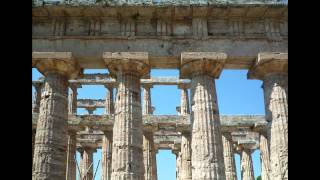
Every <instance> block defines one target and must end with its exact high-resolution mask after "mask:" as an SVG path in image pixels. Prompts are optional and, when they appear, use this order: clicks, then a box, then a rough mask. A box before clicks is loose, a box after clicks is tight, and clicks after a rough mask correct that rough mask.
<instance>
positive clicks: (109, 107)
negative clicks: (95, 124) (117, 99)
mask: <svg viewBox="0 0 320 180" xmlns="http://www.w3.org/2000/svg"><path fill="white" fill-rule="evenodd" d="M113 86H114V85H106V88H107V89H108V90H107V95H106V101H105V114H113V113H114V104H113Z"/></svg>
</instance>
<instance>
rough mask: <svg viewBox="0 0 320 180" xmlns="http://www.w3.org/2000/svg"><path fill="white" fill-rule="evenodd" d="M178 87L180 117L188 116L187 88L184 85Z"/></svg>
mask: <svg viewBox="0 0 320 180" xmlns="http://www.w3.org/2000/svg"><path fill="white" fill-rule="evenodd" d="M178 87H179V89H181V100H180V115H189V114H190V108H189V95H188V88H189V86H187V85H185V84H180V85H179V86H178Z"/></svg>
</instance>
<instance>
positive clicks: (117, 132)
mask: <svg viewBox="0 0 320 180" xmlns="http://www.w3.org/2000/svg"><path fill="white" fill-rule="evenodd" d="M103 57H104V60H105V62H106V67H107V68H108V70H109V72H110V73H109V74H81V70H80V69H79V70H78V71H76V68H75V67H76V66H77V65H76V61H75V60H74V59H73V58H72V54H71V53H68V52H33V64H34V67H37V69H38V70H39V71H40V72H41V73H42V74H44V75H45V77H43V78H40V79H39V80H37V81H33V86H34V87H35V90H36V91H35V96H34V97H35V100H34V103H33V108H32V111H33V124H34V125H33V140H34V141H33V142H34V146H33V148H34V150H33V156H34V157H33V176H36V175H40V174H41V173H43V174H45V173H48V174H51V173H52V172H46V171H43V170H44V169H43V167H41V166H43V165H46V166H48V165H52V166H54V167H55V168H59V169H60V170H59V173H57V174H56V175H57V176H60V178H65V177H67V179H75V178H76V168H77V167H76V162H75V158H74V157H75V154H76V151H79V152H80V154H81V161H80V164H79V169H80V172H81V173H80V174H81V177H82V178H85V179H92V177H93V172H94V169H93V166H92V165H91V164H92V163H93V153H94V152H95V151H96V149H97V148H100V147H101V148H102V162H101V165H102V176H101V179H157V171H156V169H157V167H156V153H157V151H158V150H159V149H171V150H172V152H173V153H174V154H175V155H176V157H177V179H198V178H197V177H195V175H193V174H196V175H197V173H199V174H198V176H199V177H201V178H204V179H207V177H213V176H214V175H217V176H222V177H220V178H219V179H236V178H237V175H236V169H235V160H234V154H235V153H238V154H239V155H240V156H241V171H242V172H241V176H242V177H241V178H242V179H244V180H246V179H250V180H251V179H254V175H253V164H252V159H251V153H252V152H253V151H254V150H255V149H260V152H261V165H262V166H261V167H262V171H261V172H262V178H264V179H270V176H271V175H272V171H271V169H272V163H271V161H270V160H269V158H270V155H269V154H270V150H269V147H268V146H269V145H268V144H270V140H268V139H269V138H268V137H269V136H268V133H272V126H271V132H268V124H269V123H268V122H267V121H266V119H265V118H267V117H270V115H272V112H271V111H276V112H277V113H286V111H285V106H284V105H285V104H283V100H285V99H284V98H286V97H287V96H286V93H287V87H286V83H287V80H286V78H287V75H286V73H287V72H286V71H287V68H286V66H287V54H286V53H260V54H259V55H258V57H257V60H256V63H255V64H254V66H253V67H252V68H251V69H250V71H249V75H248V77H249V78H261V79H263V80H264V85H263V88H264V90H265V100H266V105H267V107H269V108H267V109H268V111H267V114H266V117H264V116H262V117H261V116H254V115H252V116H220V115H219V111H218V107H217V98H216V90H215V84H214V82H215V81H214V79H215V78H218V77H219V74H220V73H221V71H222V69H223V63H224V62H225V59H226V58H227V55H226V54H225V53H215V52H186V53H182V54H181V69H180V72H181V73H180V75H181V77H180V78H181V79H177V78H174V77H150V78H148V79H144V78H143V76H144V77H146V75H148V74H149V71H150V68H149V67H148V53H142V52H116V53H104V56H103ZM70 69H71V70H72V71H69V70H70ZM72 74H77V75H78V78H77V79H74V78H72V79H71V78H70V75H72ZM264 74H265V75H264ZM266 74H267V75H266ZM147 77H148V76H147ZM182 78H185V79H182ZM187 78H189V79H187ZM68 79H70V80H68ZM270 81H271V82H270ZM272 82H273V83H272ZM90 84H91V85H98V84H101V85H105V87H106V89H107V91H106V93H107V95H106V99H105V100H94V99H77V89H78V88H81V85H90ZM153 85H178V87H179V89H181V105H180V106H179V107H177V112H178V115H176V116H169V115H168V116H165V115H164V116H160V115H152V114H153V110H154V107H152V103H151V102H152V101H151V93H150V88H152V87H153ZM68 87H69V88H70V93H69V95H68ZM141 87H142V89H143V94H144V96H143V98H142V100H141V99H140V97H141V96H140V94H141V92H140V89H141ZM114 88H115V89H116V94H115V95H113V92H114V91H113V89H114ZM189 88H190V90H191V103H189V98H188V96H189V94H188V89H189ZM282 89H283V91H282ZM62 90H63V91H62ZM60 91H61V92H60ZM279 93H283V94H279ZM114 99H115V101H114ZM61 101H62V102H61ZM141 101H142V103H141ZM277 103H279V104H277ZM190 104H191V105H190ZM279 106H280V107H281V109H278V108H279ZM282 106H284V107H282ZM79 107H82V108H85V109H87V110H88V115H77V114H76V110H77V108H79ZM99 107H104V108H105V115H93V113H92V112H93V111H94V110H95V109H96V108H99ZM271 107H273V108H276V109H272V108H271ZM190 113H191V116H190ZM268 113H271V114H268ZM62 114H64V116H63V117H62V116H61V115H62ZM276 117H279V115H277V116H276ZM280 117H284V118H286V117H287V115H286V114H283V115H281V114H280ZM55 118H56V119H55ZM271 118H272V117H271ZM52 120H54V121H52ZM41 123H42V124H41ZM50 123H51V125H50ZM282 126H283V123H282ZM54 128H57V129H54ZM56 131H58V132H59V134H54V133H56ZM48 132H52V133H48ZM277 133H278V134H276V135H277V136H281V134H279V132H277ZM63 135H65V137H66V138H65V139H62V136H63ZM45 136H46V138H47V139H50V138H51V139H52V140H51V141H56V143H58V142H59V141H60V143H61V141H64V140H65V141H66V142H64V143H65V144H64V145H63V144H62V143H61V146H60V147H59V149H58V147H57V144H56V143H55V146H50V145H52V144H50V143H48V141H47V140H46V139H45V138H44V137H45ZM169 136H170V137H169ZM168 137H169V138H168ZM168 139H169V140H168ZM41 140H42V141H44V142H41ZM49 142H50V141H49ZM276 142H278V141H276ZM277 145H278V146H282V145H283V144H277ZM46 148H47V149H55V148H57V149H55V150H54V152H55V153H53V154H51V158H50V159H45V160H47V161H48V160H53V158H56V159H55V161H54V162H55V163H52V164H51V163H50V161H48V162H46V164H45V163H44V161H43V160H42V156H39V155H38V156H37V154H39V153H40V152H41V154H44V153H50V151H45V150H47V149H46ZM277 148H279V147H277ZM34 154H35V155H34ZM62 157H63V158H62ZM211 158H212V159H211ZM40 160H41V161H40ZM56 162H59V163H58V164H57V163H56ZM37 166H40V167H39V169H36V168H37ZM197 166H198V167H197ZM201 168H203V169H202V170H201V171H198V170H199V169H201ZM37 170H38V172H37ZM40 170H42V172H41V171H40ZM57 170H58V169H55V172H57ZM40 172H41V173H40ZM55 172H53V174H55ZM212 173H215V174H212ZM62 176H64V177H62ZM201 178H200V179H201Z"/></svg>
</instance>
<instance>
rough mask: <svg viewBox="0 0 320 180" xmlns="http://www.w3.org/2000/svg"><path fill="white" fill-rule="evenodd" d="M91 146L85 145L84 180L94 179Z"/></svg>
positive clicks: (82, 172) (82, 170) (83, 158)
mask: <svg viewBox="0 0 320 180" xmlns="http://www.w3.org/2000/svg"><path fill="white" fill-rule="evenodd" d="M94 151H95V150H94V149H92V148H91V147H83V154H82V159H81V174H82V178H83V180H92V178H93V152H94Z"/></svg>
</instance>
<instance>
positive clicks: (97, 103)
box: [77, 99, 105, 108]
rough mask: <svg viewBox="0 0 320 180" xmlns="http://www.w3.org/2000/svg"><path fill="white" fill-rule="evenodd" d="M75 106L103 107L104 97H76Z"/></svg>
mask: <svg viewBox="0 0 320 180" xmlns="http://www.w3.org/2000/svg"><path fill="white" fill-rule="evenodd" d="M77 107H78V108H104V107H105V100H104V99H78V100H77Z"/></svg>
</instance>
